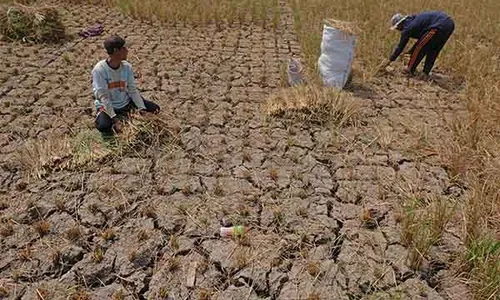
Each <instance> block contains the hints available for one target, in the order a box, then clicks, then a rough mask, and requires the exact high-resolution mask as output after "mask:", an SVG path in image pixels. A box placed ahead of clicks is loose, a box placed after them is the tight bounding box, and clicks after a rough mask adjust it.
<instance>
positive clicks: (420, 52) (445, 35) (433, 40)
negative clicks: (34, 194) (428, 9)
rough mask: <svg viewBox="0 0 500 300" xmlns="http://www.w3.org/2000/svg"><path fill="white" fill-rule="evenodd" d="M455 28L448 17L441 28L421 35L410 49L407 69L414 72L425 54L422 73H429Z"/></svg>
mask: <svg viewBox="0 0 500 300" xmlns="http://www.w3.org/2000/svg"><path fill="white" fill-rule="evenodd" d="M454 29H455V24H454V22H453V20H451V19H449V20H448V21H447V22H446V24H444V26H443V29H431V30H430V31H428V32H427V33H426V34H425V35H424V36H422V37H421V38H420V39H419V40H418V41H417V42H416V43H415V45H414V46H413V47H412V49H411V59H410V63H409V64H408V70H409V71H410V73H411V74H414V73H415V70H416V69H417V66H418V65H419V64H420V62H421V61H422V59H423V58H424V56H425V64H424V70H423V71H424V73H425V74H427V75H429V73H430V72H431V70H432V68H433V67H434V63H435V62H436V59H437V57H438V56H439V53H440V52H441V50H442V49H443V46H444V45H445V44H446V42H447V41H448V39H449V38H450V36H451V34H452V33H453V31H454Z"/></svg>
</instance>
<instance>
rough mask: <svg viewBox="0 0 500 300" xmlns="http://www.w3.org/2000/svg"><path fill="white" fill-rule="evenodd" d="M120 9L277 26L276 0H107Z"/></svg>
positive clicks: (201, 21) (187, 20) (202, 21)
mask: <svg viewBox="0 0 500 300" xmlns="http://www.w3.org/2000/svg"><path fill="white" fill-rule="evenodd" d="M107 2H108V4H111V5H114V6H118V7H119V8H120V9H121V10H122V11H124V12H125V13H128V14H130V15H132V16H134V17H136V18H140V19H143V20H151V19H156V20H159V21H162V22H168V23H173V24H177V23H180V24H193V25H206V24H214V25H215V26H217V27H220V26H223V25H229V26H231V25H233V24H235V23H236V24H243V23H248V22H252V23H254V24H259V25H260V26H262V27H267V28H269V27H270V28H276V27H277V26H278V25H279V4H278V3H279V1H278V0H253V1H248V0H230V1H228V0H211V1H205V0H191V1H184V0H168V1H158V0H108V1H107Z"/></svg>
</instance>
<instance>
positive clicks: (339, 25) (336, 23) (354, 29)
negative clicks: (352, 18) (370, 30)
mask: <svg viewBox="0 0 500 300" xmlns="http://www.w3.org/2000/svg"><path fill="white" fill-rule="evenodd" d="M324 23H325V25H327V26H330V27H333V28H335V29H337V30H340V31H342V32H344V33H347V34H351V35H358V34H359V32H360V29H359V28H358V26H357V25H356V24H355V23H353V22H346V21H340V20H335V19H325V20H324Z"/></svg>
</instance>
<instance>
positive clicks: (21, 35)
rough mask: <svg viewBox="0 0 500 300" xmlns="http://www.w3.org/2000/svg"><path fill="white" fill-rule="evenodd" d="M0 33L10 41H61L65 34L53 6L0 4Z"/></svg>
mask: <svg viewBox="0 0 500 300" xmlns="http://www.w3.org/2000/svg"><path fill="white" fill-rule="evenodd" d="M0 34H2V35H3V36H4V38H6V39H8V40H11V41H23V42H35V43H48V42H50V43H53V42H61V41H62V40H63V39H64V38H65V36H66V34H65V29H64V25H63V24H62V22H61V20H60V18H59V13H58V11H57V9H56V8H55V7H48V6H36V7H35V6H25V5H22V4H17V3H16V4H10V5H5V6H0Z"/></svg>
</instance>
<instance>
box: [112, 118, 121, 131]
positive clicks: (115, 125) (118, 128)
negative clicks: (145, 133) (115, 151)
mask: <svg viewBox="0 0 500 300" xmlns="http://www.w3.org/2000/svg"><path fill="white" fill-rule="evenodd" d="M122 127H123V123H122V121H121V120H119V119H116V120H113V129H114V130H115V131H116V132H117V133H120V132H121V131H122Z"/></svg>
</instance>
